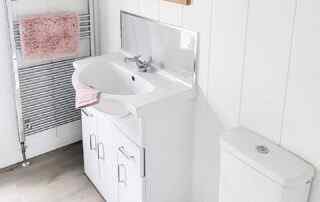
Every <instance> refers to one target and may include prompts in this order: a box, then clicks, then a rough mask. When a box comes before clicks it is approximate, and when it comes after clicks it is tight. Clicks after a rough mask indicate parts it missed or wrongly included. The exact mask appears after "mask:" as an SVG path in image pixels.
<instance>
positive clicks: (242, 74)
mask: <svg viewBox="0 0 320 202" xmlns="http://www.w3.org/2000/svg"><path fill="white" fill-rule="evenodd" d="M247 2H248V5H247V16H246V22H245V26H244V27H245V28H244V29H245V30H244V32H245V36H244V42H243V44H244V45H243V61H242V67H241V69H242V71H241V85H240V101H239V112H238V124H239V125H241V111H242V102H243V89H244V80H245V69H246V68H245V67H246V58H247V42H248V28H249V15H250V0H247Z"/></svg>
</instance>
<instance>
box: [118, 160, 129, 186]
mask: <svg viewBox="0 0 320 202" xmlns="http://www.w3.org/2000/svg"><path fill="white" fill-rule="evenodd" d="M122 170H123V172H121V171H122ZM122 173H124V175H122ZM118 183H119V184H127V167H126V165H125V164H118Z"/></svg>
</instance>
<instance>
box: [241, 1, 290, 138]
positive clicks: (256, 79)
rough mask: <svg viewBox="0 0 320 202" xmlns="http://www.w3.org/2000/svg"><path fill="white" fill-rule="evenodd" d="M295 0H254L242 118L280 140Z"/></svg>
mask: <svg viewBox="0 0 320 202" xmlns="http://www.w3.org/2000/svg"><path fill="white" fill-rule="evenodd" d="M294 9H295V1H292V0H281V1H279V0H269V1H265V0H254V1H250V8H249V17H248V30H247V44H246V46H247V48H246V53H245V54H246V56H245V67H244V78H243V89H242V103H241V104H242V105H241V117H240V118H241V119H240V122H241V124H242V125H244V126H247V127H249V128H251V129H253V130H255V131H257V132H259V133H261V134H262V135H264V136H266V137H268V138H270V139H272V140H274V141H275V142H277V143H278V142H279V141H280V139H279V137H280V130H281V119H282V112H283V103H284V95H285V86H286V78H287V72H288V65H289V54H290V46H291V43H290V42H291V34H292V23H293V16H294V11H295V10H294Z"/></svg>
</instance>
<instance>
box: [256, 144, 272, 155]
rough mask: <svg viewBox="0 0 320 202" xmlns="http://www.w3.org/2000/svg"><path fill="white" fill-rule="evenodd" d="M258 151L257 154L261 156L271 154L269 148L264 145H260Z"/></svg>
mask: <svg viewBox="0 0 320 202" xmlns="http://www.w3.org/2000/svg"><path fill="white" fill-rule="evenodd" d="M256 149H257V152H258V153H260V154H269V153H270V150H269V148H268V147H266V146H264V145H258V146H257V147H256Z"/></svg>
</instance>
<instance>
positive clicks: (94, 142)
mask: <svg viewBox="0 0 320 202" xmlns="http://www.w3.org/2000/svg"><path fill="white" fill-rule="evenodd" d="M96 147H97V140H96V136H95V135H90V150H95V149H96Z"/></svg>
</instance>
